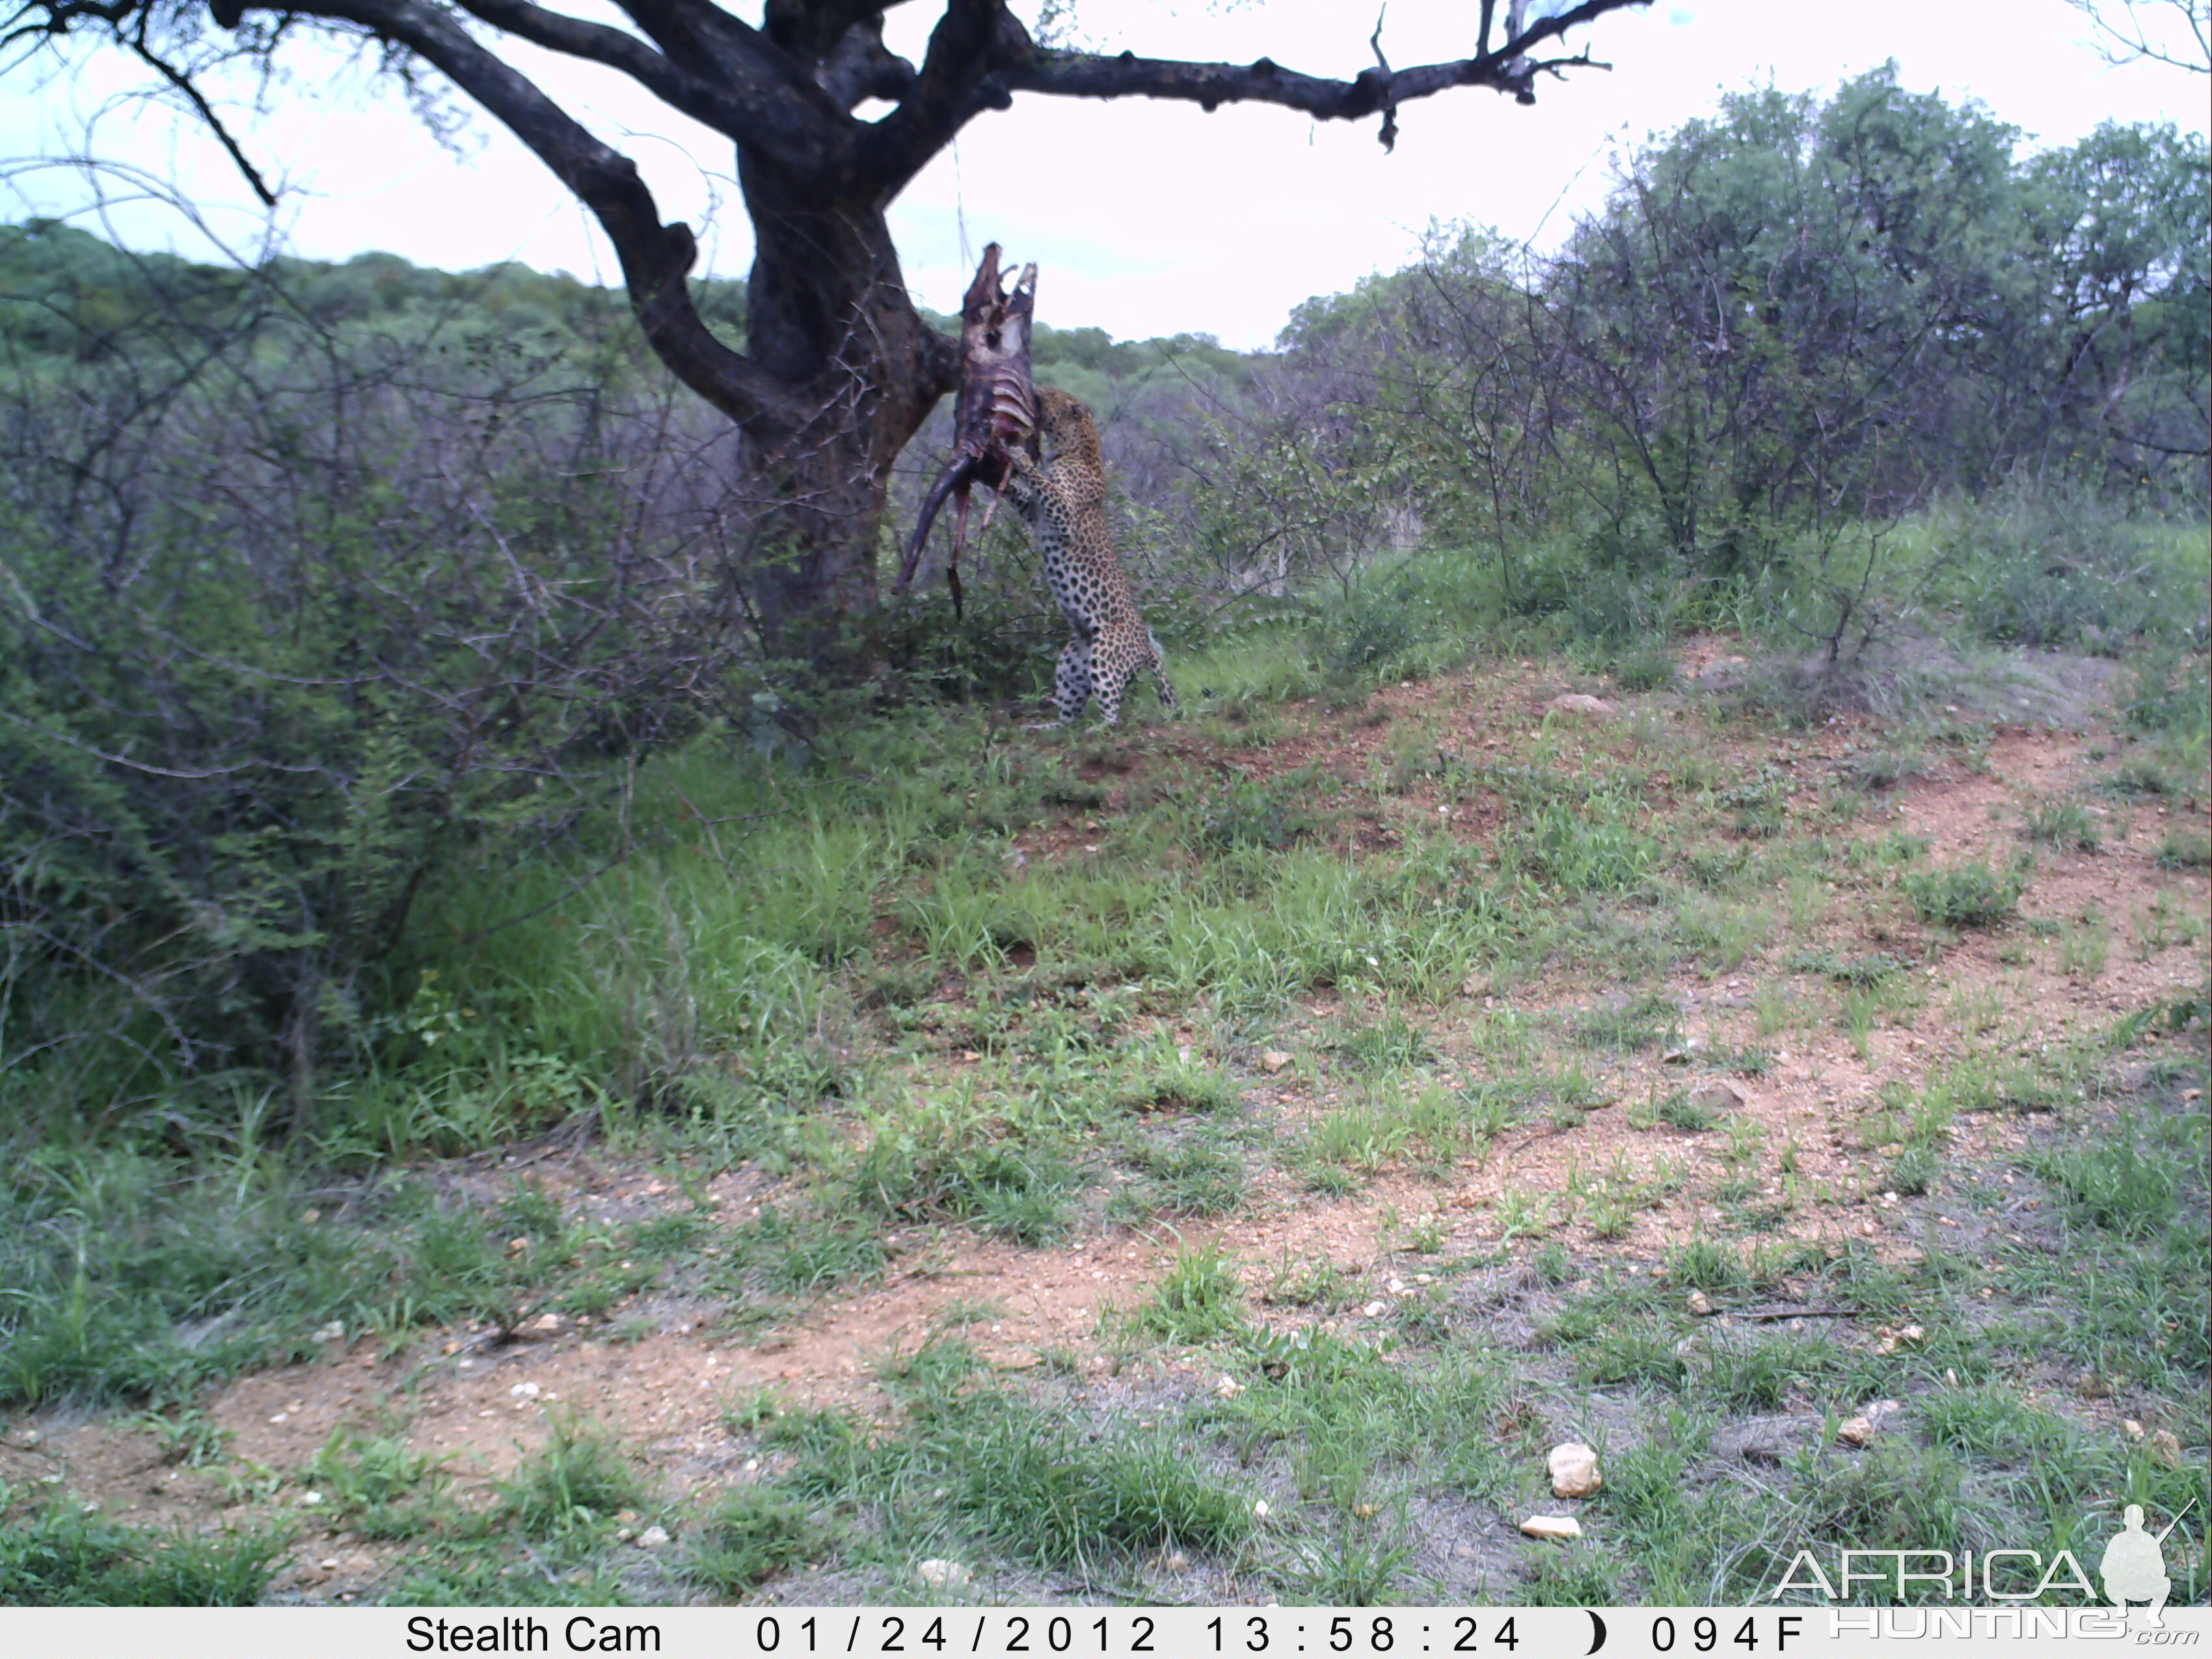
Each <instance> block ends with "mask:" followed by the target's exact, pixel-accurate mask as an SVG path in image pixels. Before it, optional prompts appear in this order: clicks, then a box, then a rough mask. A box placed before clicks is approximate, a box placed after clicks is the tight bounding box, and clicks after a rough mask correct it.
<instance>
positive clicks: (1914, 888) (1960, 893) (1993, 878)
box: [1905, 864, 2027, 927]
mask: <svg viewBox="0 0 2212 1659" xmlns="http://www.w3.org/2000/svg"><path fill="white" fill-rule="evenodd" d="M2026 890H2027V878H2026V876H2025V875H2024V874H2023V873H2022V872H2021V870H2020V869H2019V867H2017V866H2015V867H2013V868H2010V869H2004V870H1999V869H1996V868H1993V867H1991V866H1988V865H1982V864H1959V865H1954V866H1951V867H1950V868H1949V869H1948V870H1934V871H1929V872H1927V873H1926V874H1917V873H1916V874H1908V875H1907V876H1906V877H1905V896H1906V898H1908V899H1910V900H1911V903H1912V909H1913V913H1914V914H1915V915H1917V916H1918V917H1919V918H1920V919H1921V920H1922V921H1932V922H1937V923H1940V924H1942V926H1944V927H1994V926H1995V925H1996V923H1998V922H2000V921H2004V920H2005V919H2006V918H2007V917H2008V916H2010V915H2013V914H2014V913H2015V910H2016V909H2017V908H2018V907H2019V903H2020V896H2021V893H2023V892H2024V891H2026Z"/></svg>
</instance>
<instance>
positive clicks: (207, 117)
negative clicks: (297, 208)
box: [131, 18, 276, 208]
mask: <svg viewBox="0 0 2212 1659" xmlns="http://www.w3.org/2000/svg"><path fill="white" fill-rule="evenodd" d="M131 52H132V53H133V54H134V55H135V56H136V57H137V58H138V59H139V60H140V61H141V62H142V63H143V64H146V65H147V66H148V67H149V68H150V69H151V70H153V71H154V72H155V74H156V75H158V76H161V78H162V79H163V80H164V81H167V82H168V83H169V84H170V85H171V86H173V87H174V88H176V89H177V90H178V91H179V92H180V93H182V94H184V95H185V100H186V101H187V102H188V103H190V104H191V106H192V108H193V110H194V111H195V112H197V114H198V115H199V118H200V119H201V120H202V121H204V122H205V123H206V124H207V129H208V131H210V132H211V133H213V134H214V135H215V139H216V143H219V144H221V145H222V147H223V149H224V150H225V151H227V152H228V155H229V156H230V159H231V160H232V161H234V162H236V163H237V165H238V170H239V171H240V173H244V174H245V175H246V183H247V184H249V185H252V186H253V193H254V194H255V195H256V196H258V197H260V198H261V205H262V206H264V207H270V208H273V207H275V206H276V192H275V191H272V190H270V188H269V186H268V185H267V184H266V183H265V182H264V180H263V179H262V177H261V173H260V172H259V170H258V168H256V167H254V165H253V163H252V162H251V161H247V160H246V152H245V151H244V150H242V149H240V148H239V146H238V140H236V139H235V138H234V137H231V136H230V130H229V129H228V127H226V126H224V125H223V124H222V117H220V116H218V115H217V114H216V112H215V110H214V108H213V106H210V104H209V102H208V100H206V99H205V98H204V97H202V96H201V95H200V89H199V88H197V87H196V86H194V85H193V84H192V78H191V76H189V75H187V74H185V71H184V70H180V69H179V68H177V67H176V65H175V64H172V63H170V62H169V61H168V60H167V58H163V57H162V56H161V54H160V53H159V52H155V50H154V49H153V48H152V47H151V46H148V45H147V44H146V38H145V29H144V27H143V18H142V20H141V27H140V29H139V31H138V33H137V36H136V37H135V38H134V39H133V40H131Z"/></svg>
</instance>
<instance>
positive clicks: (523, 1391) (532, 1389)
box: [507, 1383, 543, 1400]
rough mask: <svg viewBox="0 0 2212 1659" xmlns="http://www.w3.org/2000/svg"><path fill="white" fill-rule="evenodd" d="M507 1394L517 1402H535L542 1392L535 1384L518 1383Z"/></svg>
mask: <svg viewBox="0 0 2212 1659" xmlns="http://www.w3.org/2000/svg"><path fill="white" fill-rule="evenodd" d="M507 1392H508V1393H509V1394H511V1395H513V1396H514V1397H515V1398H516V1399H517V1400H535V1399H537V1398H538V1395H539V1394H540V1393H541V1392H543V1391H542V1390H541V1389H539V1388H538V1385H537V1384H536V1383H516V1384H515V1385H514V1386H513V1388H511V1389H508V1390H507Z"/></svg>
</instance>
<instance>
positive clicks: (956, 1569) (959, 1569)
mask: <svg viewBox="0 0 2212 1659" xmlns="http://www.w3.org/2000/svg"><path fill="white" fill-rule="evenodd" d="M914 1576H915V1577H917V1578H919V1579H921V1582H922V1583H923V1584H924V1585H925V1586H927V1588H929V1589H958V1588H959V1587H960V1586H961V1585H963V1584H965V1583H969V1581H970V1580H972V1579H973V1578H974V1577H975V1574H974V1573H972V1572H970V1571H969V1570H968V1569H967V1568H966V1567H964V1566H963V1565H960V1563H959V1562H957V1561H940V1560H937V1559H930V1560H927V1561H924V1562H921V1563H920V1564H919V1565H916V1566H915V1570H914Z"/></svg>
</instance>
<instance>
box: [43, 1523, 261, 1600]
mask: <svg viewBox="0 0 2212 1659" xmlns="http://www.w3.org/2000/svg"><path fill="white" fill-rule="evenodd" d="M288 1548H289V1541H288V1540H287V1538H286V1537H285V1535H284V1534H283V1533H281V1532H277V1531H246V1532H225V1533H222V1534H217V1535H216V1536H213V1537H208V1536H196V1535H195V1534H191V1533H188V1532H186V1531H185V1530H184V1529H183V1528H178V1529H176V1530H175V1531H173V1532H166V1533H164V1532H155V1531H152V1530H149V1529H148V1528H143V1527H126V1526H123V1525H120V1524H118V1522H114V1521H112V1520H110V1519H109V1518H108V1517H107V1516H104V1515H100V1514H98V1513H96V1512H87V1511H85V1510H80V1509H78V1508H77V1507H76V1505H75V1504H69V1505H58V1506H56V1507H54V1508H52V1509H48V1510H43V1511H40V1512H37V1513H33V1514H30V1515H27V1516H17V1517H15V1519H13V1520H7V1521H0V1607H252V1606H253V1605H254V1603H255V1602H257V1601H259V1600H260V1599H261V1593H262V1591H263V1590H264V1589H265V1588H266V1587H267V1585H268V1583H269V1581H270V1578H272V1577H275V1576H276V1570H277V1568H278V1567H279V1566H280V1565H283V1559H284V1556H285V1553H286V1552H287V1550H288Z"/></svg>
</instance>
